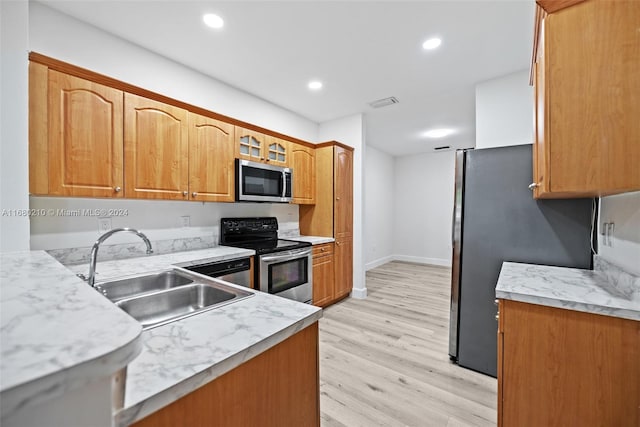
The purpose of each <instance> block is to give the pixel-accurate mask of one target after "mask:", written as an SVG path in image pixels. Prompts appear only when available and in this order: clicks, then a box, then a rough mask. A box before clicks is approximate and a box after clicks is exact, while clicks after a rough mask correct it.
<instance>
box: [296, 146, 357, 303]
mask: <svg viewBox="0 0 640 427" xmlns="http://www.w3.org/2000/svg"><path fill="white" fill-rule="evenodd" d="M300 232H301V233H302V234H307V235H313V236H327V237H329V236H331V237H333V238H334V239H335V249H334V277H333V279H334V281H333V292H332V297H331V298H330V301H331V302H334V301H337V300H339V299H341V298H344V297H346V296H347V295H349V292H351V288H352V287H353V148H351V147H348V146H345V145H342V144H340V143H338V142H328V143H323V144H318V145H317V146H316V204H315V205H300Z"/></svg>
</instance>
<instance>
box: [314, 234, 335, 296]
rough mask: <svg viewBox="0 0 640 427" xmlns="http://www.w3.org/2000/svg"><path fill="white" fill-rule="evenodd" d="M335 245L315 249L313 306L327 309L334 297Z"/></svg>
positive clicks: (315, 247)
mask: <svg viewBox="0 0 640 427" xmlns="http://www.w3.org/2000/svg"><path fill="white" fill-rule="evenodd" d="M333 248H334V245H333V243H324V244H321V245H315V246H314V247H313V305H317V306H318V307H325V306H326V305H328V304H329V303H330V302H331V300H332V299H333V296H334V289H333V284H334V276H335V270H334V262H333V253H334V250H333Z"/></svg>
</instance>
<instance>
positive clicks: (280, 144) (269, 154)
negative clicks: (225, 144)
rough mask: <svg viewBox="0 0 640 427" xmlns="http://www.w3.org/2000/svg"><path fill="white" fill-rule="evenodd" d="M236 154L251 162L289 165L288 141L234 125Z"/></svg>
mask: <svg viewBox="0 0 640 427" xmlns="http://www.w3.org/2000/svg"><path fill="white" fill-rule="evenodd" d="M235 135H236V137H235V138H236V142H237V144H238V145H237V151H236V156H237V157H238V158H239V159H243V160H250V161H252V162H259V163H267V164H271V165H275V166H283V167H288V166H289V142H288V141H285V140H283V139H280V138H276V137H274V136H269V135H265V134H263V133H260V132H256V131H253V130H249V129H244V128H242V127H239V126H236V131H235Z"/></svg>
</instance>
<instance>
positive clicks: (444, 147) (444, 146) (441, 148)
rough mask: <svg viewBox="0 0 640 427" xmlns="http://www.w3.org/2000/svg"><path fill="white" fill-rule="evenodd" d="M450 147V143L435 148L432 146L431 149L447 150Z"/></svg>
mask: <svg viewBox="0 0 640 427" xmlns="http://www.w3.org/2000/svg"><path fill="white" fill-rule="evenodd" d="M450 148H451V146H450V145H443V146H442V147H436V148H434V149H433V150H434V151H442V150H448V149H450Z"/></svg>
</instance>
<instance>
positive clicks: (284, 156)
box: [265, 136, 290, 167]
mask: <svg viewBox="0 0 640 427" xmlns="http://www.w3.org/2000/svg"><path fill="white" fill-rule="evenodd" d="M289 155H290V151H289V141H285V140H284V139H280V138H276V137H275V136H269V137H267V151H266V153H265V162H266V163H269V164H270V165H275V166H282V167H289V166H290V163H289Z"/></svg>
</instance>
